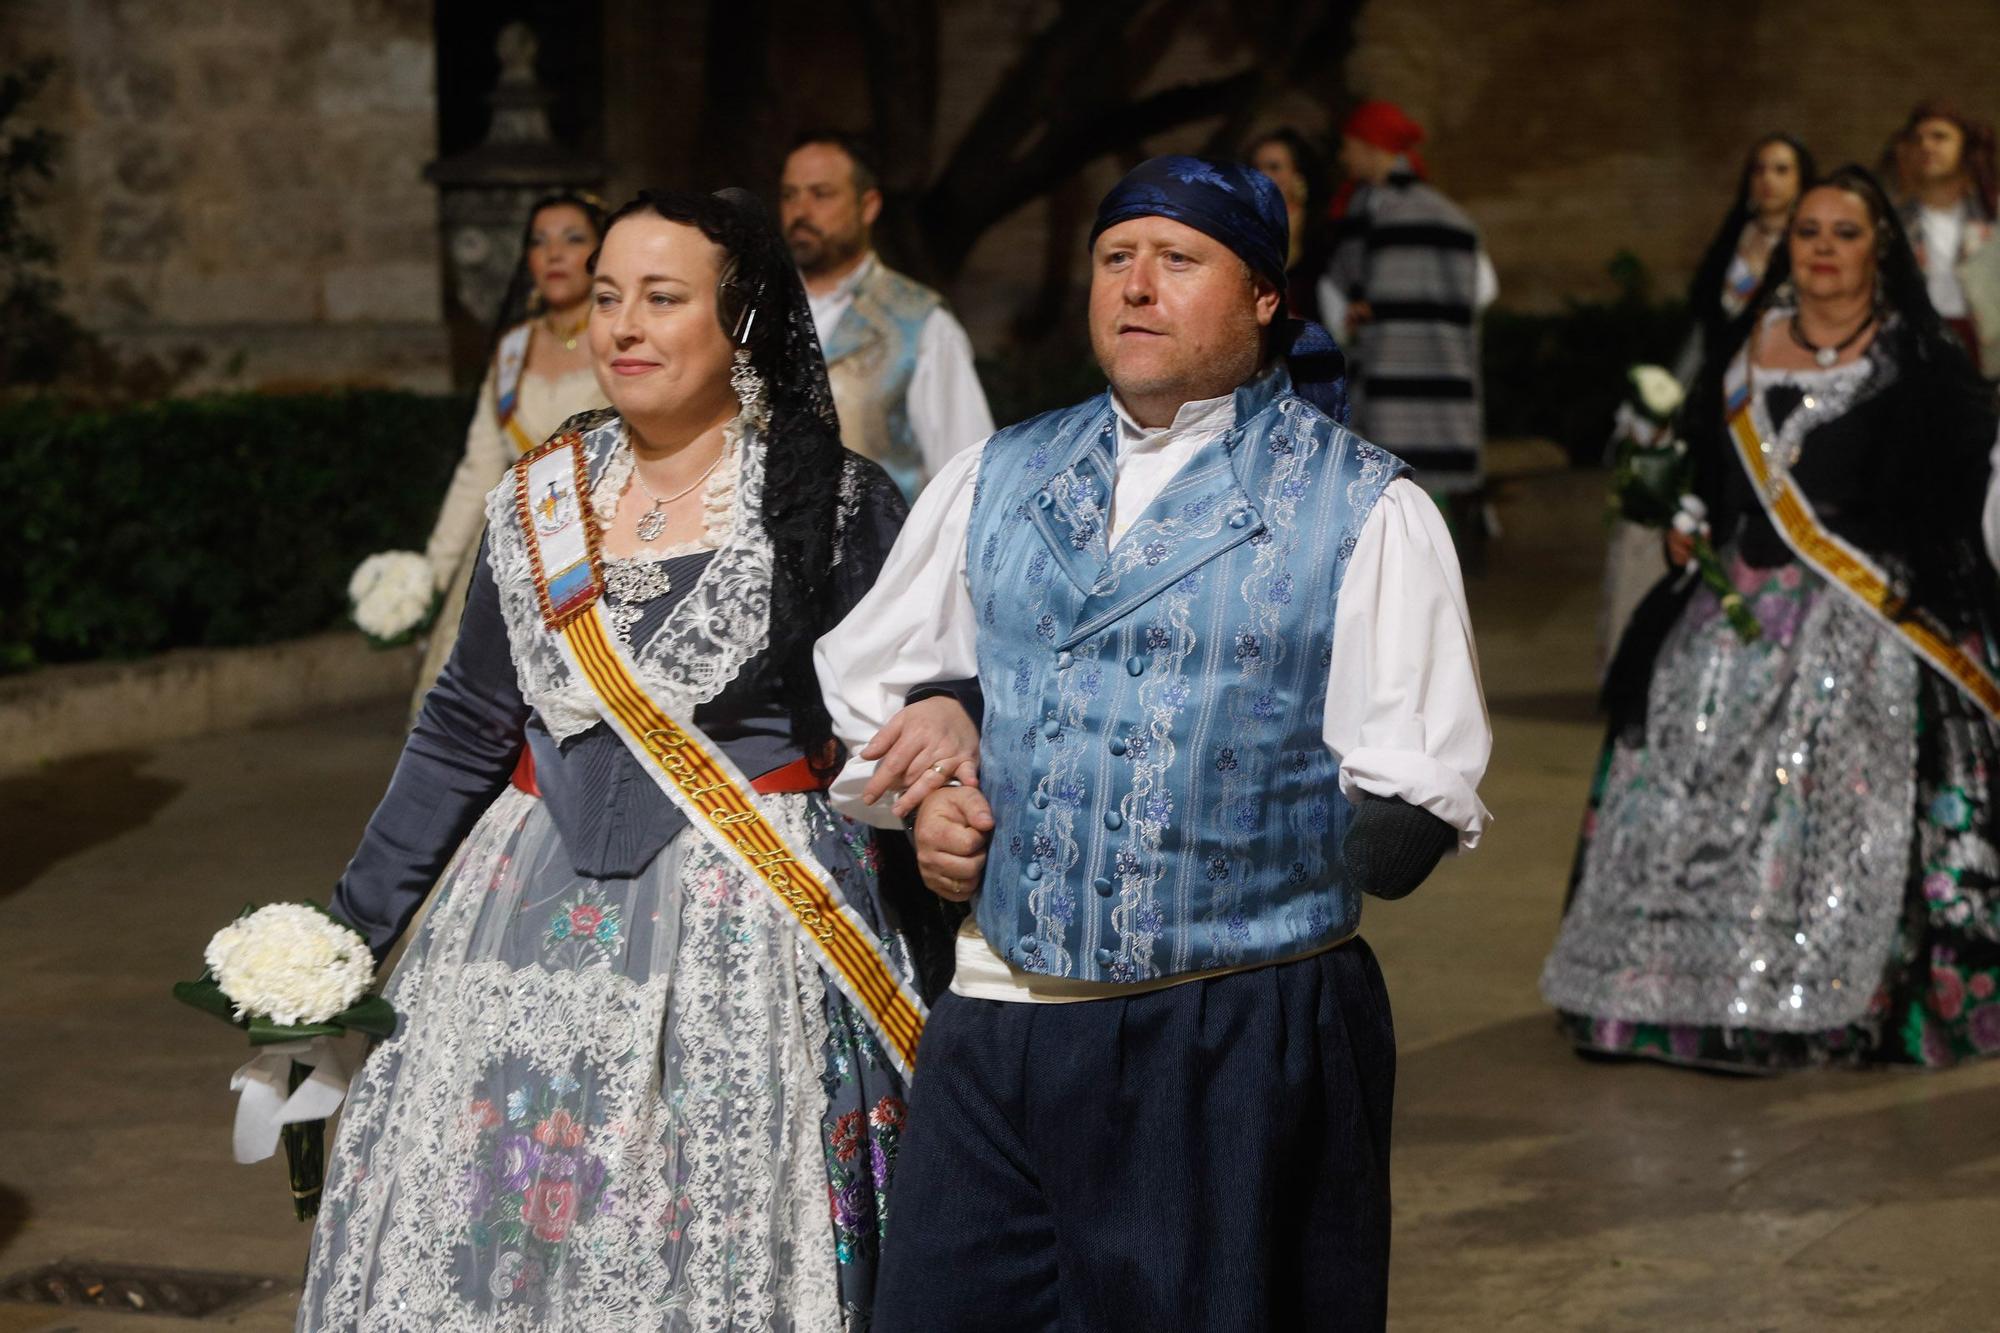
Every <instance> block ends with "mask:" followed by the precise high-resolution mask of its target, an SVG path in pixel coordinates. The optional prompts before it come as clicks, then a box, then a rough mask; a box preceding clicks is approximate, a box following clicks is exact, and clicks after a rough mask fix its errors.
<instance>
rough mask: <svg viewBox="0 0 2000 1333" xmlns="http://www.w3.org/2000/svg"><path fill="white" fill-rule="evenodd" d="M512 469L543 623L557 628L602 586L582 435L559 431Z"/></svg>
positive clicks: (587, 604)
mask: <svg viewBox="0 0 2000 1333" xmlns="http://www.w3.org/2000/svg"><path fill="white" fill-rule="evenodd" d="M513 471H514V512H515V516H516V517H517V518H518V520H519V522H520V525H521V536H522V537H523V538H524V539H525V540H526V542H527V547H528V564H529V566H530V568H531V569H532V571H533V573H534V578H535V596H536V599H537V601H539V603H540V604H541V608H542V623H543V624H544V625H546V626H548V628H550V629H561V628H562V627H563V626H564V625H567V624H568V623H569V622H570V621H571V620H574V619H575V618H576V617H577V616H578V615H579V614H581V613H582V612H584V611H586V610H588V609H589V608H590V606H591V605H592V604H593V603H594V602H596V601H597V599H598V596H599V595H600V594H601V593H602V592H603V591H604V567H603V562H602V560H601V559H600V557H599V554H598V549H597V540H598V537H597V524H596V522H595V521H594V519H593V516H592V514H591V512H590V463H589V460H588V458H587V457H586V455H585V452H584V447H583V436H582V434H581V433H580V432H577V431H569V432H567V433H565V434H563V435H559V436H557V437H556V438H555V439H553V440H550V441H549V442H548V443H547V444H545V445H543V446H542V447H541V448H539V449H536V450H534V451H533V452H531V453H529V454H527V455H526V456H525V457H523V458H522V459H521V461H520V462H518V463H516V464H514V468H513Z"/></svg>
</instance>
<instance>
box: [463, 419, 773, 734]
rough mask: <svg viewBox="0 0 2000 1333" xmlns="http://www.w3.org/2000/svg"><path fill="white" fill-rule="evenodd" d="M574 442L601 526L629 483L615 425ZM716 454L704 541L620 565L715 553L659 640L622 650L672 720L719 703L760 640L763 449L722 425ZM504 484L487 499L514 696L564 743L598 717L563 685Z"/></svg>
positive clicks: (593, 705)
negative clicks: (579, 446) (517, 689)
mask: <svg viewBox="0 0 2000 1333" xmlns="http://www.w3.org/2000/svg"><path fill="white" fill-rule="evenodd" d="M583 442H584V449H585V451H586V453H587V455H588V457H589V460H590V469H591V473H592V476H593V481H592V483H591V505H592V508H593V509H594V510H595V511H596V512H597V513H598V514H599V515H600V516H601V519H602V520H608V519H609V518H610V516H611V515H612V514H613V513H614V512H615V511H616V509H617V504H618V498H619V496H620V495H622V494H623V493H624V490H625V488H626V487H627V486H628V485H630V484H631V479H632V466H633V459H632V448H631V444H630V442H629V441H628V439H627V437H626V430H625V423H624V421H623V420H622V419H620V418H619V417H617V416H615V415H614V416H611V417H608V418H607V419H606V420H604V421H603V422H602V423H600V424H598V425H596V426H593V427H591V428H590V429H588V430H587V431H586V432H585V433H584V437H583ZM724 448H725V449H728V450H730V451H731V453H732V455H733V457H731V458H729V459H727V460H725V462H724V463H723V465H722V466H721V467H718V468H717V469H716V470H715V472H714V474H713V475H712V476H711V477H710V479H709V482H708V485H707V489H706V490H705V491H704V492H703V515H704V531H703V534H702V536H701V537H700V538H698V539H695V540H693V541H690V542H684V543H678V544H676V545H674V546H671V547H663V548H660V549H658V550H648V551H647V552H646V553H645V554H644V555H643V556H633V557H626V558H624V559H623V560H622V561H620V562H619V563H623V564H627V565H634V564H650V563H656V562H658V561H661V560H665V559H669V558H672V557H674V556H678V555H689V554H692V553H694V552H697V551H705V550H714V551H715V552H716V555H715V558H714V559H712V560H710V561H709V562H708V564H707V566H706V567H705V568H704V569H703V570H702V573H701V577H700V579H699V580H698V581H697V582H696V584H695V586H694V588H693V590H692V591H690V592H689V593H688V595H687V596H686V597H685V598H684V599H682V601H681V602H680V603H679V604H678V605H677V606H675V607H674V609H673V610H672V611H671V612H669V613H668V614H667V617H666V620H665V622H664V623H663V624H662V625H661V627H660V629H659V631H658V632H657V633H656V634H654V635H653V636H652V637H651V638H650V639H648V640H647V641H646V642H645V643H644V644H639V645H627V646H628V647H631V648H632V649H633V658H634V660H635V662H636V663H637V665H638V669H639V679H640V681H641V683H642V684H644V685H645V686H646V688H647V690H648V691H649V692H650V693H651V694H652V695H653V696H654V697H655V698H656V699H657V700H658V701H659V702H660V704H661V706H662V707H664V708H665V709H666V710H667V711H668V712H670V713H673V714H675V715H677V716H680V717H687V716H689V715H690V714H691V713H692V712H693V711H694V709H695V708H696V707H698V706H699V705H701V704H704V703H707V702H708V701H709V700H711V699H713V698H715V696H716V695H718V694H720V693H721V692H722V690H723V689H724V688H725V687H726V686H727V685H728V684H729V683H730V682H731V681H733V680H735V679H736V677H737V676H738V675H739V674H740V673H741V672H742V670H743V667H744V665H745V664H746V663H748V662H749V661H750V660H751V659H752V658H754V657H756V656H757V655H758V654H759V653H761V652H763V651H764V649H765V647H766V646H768V645H769V643H770V636H771V577H772V549H771V540H770V537H769V535H768V534H767V533H766V532H765V531H764V526H763V518H762V516H763V495H764V451H763V443H762V441H761V440H759V439H758V438H757V436H756V433H755V432H754V431H752V430H750V429H748V428H745V427H743V426H741V425H740V424H738V423H735V422H732V423H731V424H730V426H729V428H728V434H727V436H726V441H725V444H724ZM513 481H514V478H513V474H512V473H511V472H509V473H508V475H507V476H506V477H505V478H503V479H502V480H501V483H500V485H499V486H498V487H496V488H495V489H494V490H493V492H492V493H491V494H490V495H489V496H488V497H487V500H486V515H487V522H488V530H489V532H490V533H491V534H492V535H491V537H490V539H489V548H490V549H489V557H490V559H491V562H492V566H493V577H494V581H495V583H496V584H497V585H498V587H499V591H500V607H501V612H502V615H503V617H504V618H505V620H506V622H507V638H508V643H509V646H510V648H511V649H512V652H513V656H514V670H515V673H516V675H517V677H518V678H519V680H520V684H521V693H522V695H523V696H524V697H525V698H526V699H527V702H528V706H529V707H530V708H532V709H534V710H535V712H536V713H538V714H539V715H540V716H541V719H542V723H543V725H544V726H546V727H547V728H548V730H549V734H550V735H552V736H554V737H555V738H556V739H557V740H566V739H568V738H569V737H571V736H575V735H578V734H580V733H581V732H584V731H587V730H589V729H590V728H591V727H592V726H595V725H596V724H597V722H598V721H599V720H600V717H601V714H600V713H599V711H598V707H597V702H596V698H595V695H594V694H593V693H592V691H591V689H590V687H589V686H588V685H587V684H585V683H584V682H583V681H581V680H577V679H575V678H573V677H572V675H571V673H570V670H569V666H568V664H567V663H566V662H565V661H564V660H563V656H562V652H561V649H560V647H559V646H558V644H557V640H556V637H555V635H553V634H552V633H550V632H549V631H548V630H547V629H546V628H544V626H543V625H542V616H541V607H540V604H539V601H538V599H537V598H536V595H535V585H534V576H533V574H532V572H531V568H530V565H529V561H528V549H527V543H526V541H525V540H524V539H523V537H522V534H521V530H520V527H519V525H518V523H517V521H516V518H515V513H514V494H513ZM607 563H609V560H608V559H607Z"/></svg>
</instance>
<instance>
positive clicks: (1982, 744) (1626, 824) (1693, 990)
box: [1542, 564, 2000, 1068]
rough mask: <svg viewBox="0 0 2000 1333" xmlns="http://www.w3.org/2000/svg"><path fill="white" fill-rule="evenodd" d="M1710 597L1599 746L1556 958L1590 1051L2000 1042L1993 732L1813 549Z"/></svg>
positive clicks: (1767, 1054) (1858, 1057)
mask: <svg viewBox="0 0 2000 1333" xmlns="http://www.w3.org/2000/svg"><path fill="white" fill-rule="evenodd" d="M1733 572H1734V574H1735V576H1736V579H1737V583H1738V586H1739V588H1740V589H1741V590H1742V591H1743V592H1744V594H1745V596H1746V599H1747V600H1748V601H1749V602H1750V604H1751V606H1752V608H1753V609H1754V610H1755V612H1756V614H1757V616H1758V619H1759V622H1760V623H1761V624H1762V625H1763V627H1764V634H1763V637H1762V638H1760V639H1759V640H1757V641H1756V642H1753V643H1747V644H1746V643H1744V642H1743V641H1742V640H1741V639H1740V638H1739V637H1738V636H1737V635H1736V633H1735V632H1734V631H1733V630H1732V629H1730V628H1729V626H1728V623H1727V621H1726V620H1725V619H1724V618H1723V617H1722V615H1721V610H1720V606H1719V604H1718V602H1717V600H1716V599H1715V597H1714V596H1713V595H1711V594H1709V593H1707V592H1705V591H1704V592H1701V593H1699V594H1697V595H1696V596H1695V597H1694V598H1693V599H1692V600H1691V601H1690V603H1689V606H1688V608H1687V610H1686V612H1685V613H1684V614H1683V615H1682V617H1681V620H1680V622H1679V623H1678V624H1677V625H1676V626H1675V628H1674V630H1673V631H1672V633H1671V634H1670V635H1669V636H1668V639H1667V641H1666V643H1665V644H1664V645H1663V647H1662V649H1661V653H1660V656H1659V660H1658V663H1657V665H1656V668H1655V671H1654V675H1653V679H1652V684H1651V689H1650V693H1649V698H1648V713H1647V721H1646V725H1645V729H1644V734H1643V735H1633V736H1614V737H1613V738H1612V739H1611V741H1610V743H1609V744H1608V745H1607V747H1606V750H1605V753H1604V756H1603V761H1602V764H1601V765H1600V769H1599V773H1598V778H1597V782H1596V784H1595V786H1594V789H1593V793H1592V801H1591V810H1590V813H1589V815H1588V817H1587V819H1586V823H1585V828H1584V834H1583V840H1582V843H1581V846H1580V849H1579V854H1578V857H1577V864H1576V874H1575V879H1574V882H1573V883H1572V886H1571V897H1570V903H1569V907H1568V909H1567V911H1566V914H1565V917H1564V920H1563V925H1562V931H1561V934H1560V936H1559V938H1558V941H1557V944H1556V947H1555V950H1554V951H1553V953H1552V954H1551V955H1550V957H1549V960H1548V963H1547V965H1546V967H1545V968H1544V970H1543V974H1542V993H1543V995H1544V997H1545V998H1546V999H1547V1000H1548V1001H1549V1002H1550V1003H1551V1004H1552V1005H1554V1006H1555V1007H1556V1008H1557V1009H1558V1010H1560V1011H1562V1013H1563V1015H1564V1020H1563V1021H1564V1024H1565V1027H1566V1029H1567V1030H1568V1032H1569V1034H1570V1036H1571V1037H1572V1039H1573V1040H1575V1041H1576V1042H1577V1043H1578V1044H1579V1045H1580V1046H1582V1047H1585V1048H1587V1049H1594V1050H1599V1051H1605V1052H1612V1053H1620V1054H1644V1055H1650V1056H1655V1057H1658V1058H1663V1059H1667V1060H1671V1061H1676V1062H1682V1063H1690V1064H1715V1065H1721V1066H1728V1067H1738V1068H1777V1067H1786V1066H1793V1065H1809V1064H1821V1063H1828V1062H1867V1061H1883V1060H1897V1061H1916V1062H1920V1063H1927V1064H1941V1063H1949V1062H1950V1061H1951V1060H1953V1059H1955V1058H1956V1057H1957V1056H1959V1055H1963V1054H1967V1053H1972V1052H1977V1051H1986V1050H1993V1049H2000V1000H1996V999H1995V998H1994V997H1995V990H1996V987H1997V986H2000V949H1996V943H1997V942H2000V891H1996V880H2000V876H1996V873H1995V872H1996V870H2000V860H1996V853H1995V848H1994V845H1993V842H1992V832H1991V830H1992V827H1993V813H1994V812H1993V808H1992V803H1991V799H1990V797H1989V793H1988V789H1987V780H1988V774H1989V772H1990V770H1991V767H1992V764H1993V762H1994V760H1995V758H1996V756H2000V736H1996V733H1995V731H1994V728H1993V727H1992V726H1991V725H1990V724H1989V723H1987V722H1986V720H1985V719H1984V717H1983V716H1981V715H1980V714H1978V713H1977V711H1976V710H1974V709H1973V708H1972V707H1971V706H1970V705H1969V704H1968V703H1967V702H1966V701H1965V700H1964V699H1963V698H1962V697H1961V696H1960V695H1959V694H1958V693H1957V691H1956V690H1955V689H1953V688H1952V687H1951V686H1950V685H1948V684H1947V683H1946V682H1944V681H1943V680H1941V679H1940V678H1938V677H1937V676H1936V675H1935V674H1933V673H1931V672H1930V671H1928V670H1927V669H1925V668H1923V667H1921V666H1920V665H1919V664H1918V662H1917V661H1916V659H1915V658H1914V657H1913V656H1912V655H1911V654H1910V653H1909V651H1908V650H1907V649H1906V648H1905V647H1904V646H1903V645H1902V643H1901V642H1900V641H1899V640H1898V639H1897V638H1896V637H1895V636H1894V635H1893V634H1891V633H1890V632H1889V631H1887V630H1886V629H1884V628H1883V627H1881V626H1880V625H1879V624H1878V623H1877V622H1875V621H1874V620H1872V619H1871V618H1869V617H1868V616H1867V615H1866V614H1865V613H1863V612H1862V611H1861V610H1860V609H1859V608H1858V607H1856V606H1855V605H1854V604H1853V603H1852V601H1851V600H1850V599H1848V598H1847V597H1846V595H1845V594H1843V593H1841V592H1839V591H1838V590H1837V589H1833V588H1830V587H1829V586H1827V585H1826V584H1825V583H1824V582H1822V581H1821V580H1820V579H1819V578H1818V577H1817V576H1816V575H1814V574H1812V573H1811V572H1810V571H1809V570H1806V569H1805V568H1803V567H1802V566H1799V565H1787V566H1783V567H1781V568H1778V569H1775V570H1752V569H1750V568H1748V567H1746V566H1742V565H1740V564H1739V565H1737V566H1736V567H1735V569H1734V571H1733Z"/></svg>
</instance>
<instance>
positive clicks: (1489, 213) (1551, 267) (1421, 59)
mask: <svg viewBox="0 0 2000 1333" xmlns="http://www.w3.org/2000/svg"><path fill="white" fill-rule="evenodd" d="M1359 36H1360V43H1359V46H1358V47H1357V49H1356V51H1355V53H1354V56H1353V58H1352V59H1351V60H1350V61H1349V64H1348V70H1347V75H1348V82H1349V84H1350V85H1351V86H1352V88H1353V89H1354V91H1355V93H1356V94H1357V95H1363V96H1375V97H1388V98H1392V99H1395V100H1396V101H1399V102H1401V103H1402V104H1403V105H1404V106H1405V108H1406V109H1407V110H1408V111H1409V112H1410V113H1411V114H1412V115H1414V116H1415V117H1417V119H1419V120H1420V121H1422V122H1423V123H1424V124H1426V125H1427V126H1428V127H1430V131H1431V136H1432V143H1431V144H1429V145H1428V146H1427V147H1426V150H1425V151H1426V152H1427V154H1428V155H1429V158H1430V162H1431V166H1432V169H1433V176H1434V178H1435V179H1436V180H1437V181H1438V183H1439V184H1440V185H1441V186H1442V187H1443V188H1444V189H1445V190H1446V191H1447V192H1448V193H1450V194H1451V195H1452V196H1453V197H1455V198H1456V199H1458V200H1459V202H1461V203H1462V204H1464V205H1465V206H1466V207H1467V208H1468V209H1470V210H1471V212H1472V214H1473V215H1474V217H1476V218H1477V219H1478V221H1479V223H1480V225H1481V227H1482V228H1484V230H1485V233H1486V239H1487V244H1488V246H1489V248H1490V249H1491V250H1492V253H1493V257H1494V260H1495V263H1496V265H1497V267H1498V269H1499V271H1500V285H1501V293H1502V295H1501V299H1502V301H1503V302H1505V303H1507V304H1510V305H1515V306H1528V307H1548V306H1552V305H1555V304H1557V303H1558V302H1559V301H1560V300H1561V298H1563V297H1564V296H1569V295H1591V294H1599V295H1601V294H1603V293H1605V292H1607V291H1608V290H1609V284H1608V281H1607V279H1606V277H1605V265H1606V263H1607V261H1609V260H1610V258H1611V257H1612V255H1614V254H1615V253H1616V252H1618V251H1619V250H1621V249H1623V250H1630V251H1632V252H1633V253H1635V254H1637V255H1638V256H1639V257H1640V258H1641V259H1643V260H1644V261H1645V262H1646V264H1647V266H1648V267H1649V268H1650V269H1651V270H1652V272H1653V273H1654V274H1655V275H1656V277H1657V279H1658V286H1659V288H1660V289H1662V290H1677V289H1679V288H1680V287H1682V286H1684V285H1685V284H1686V282H1687V279H1688V276H1689V274H1690V271H1691V270H1692V269H1693V267H1694V264H1695V262H1696V260H1697V259H1698V258H1699V257H1700V254H1701V251H1702V249H1703V248H1704V247H1705V246H1706V245H1707V243H1708V241H1709V238H1710V237H1711V235H1712V234H1713V232H1714V230H1715V228H1716V226H1717V225H1718V224H1719V223H1720V222H1721V220H1722V216H1723V214H1724V213H1725V212H1726V211H1727V209H1728V207H1729V203H1730V192H1731V190H1732V189H1734V188H1735V184H1736V175H1737V172H1738V171H1739V170H1740V168H1741V163H1742V158H1743V153H1744V150H1745V149H1746V148H1747V147H1748V146H1749V144H1750V142H1751V141H1752V140H1754V139H1756V138H1757V137H1758V136H1760V135H1762V134H1764V133H1766V132H1768V131H1771V130H1789V131H1791V132H1792V133H1794V134H1797V135H1798V136H1799V137H1800V138H1802V139H1803V140H1804V141H1805V142H1806V143H1807V144H1808V145H1809V146H1810V147H1811V148H1812V150H1813V152H1814V153H1815V154H1816V155H1817V156H1818V157H1819V160H1820V163H1821V165H1822V166H1823V167H1833V166H1838V165H1839V164H1841V163H1843V162H1848V161H1860V162H1863V163H1867V164H1870V165H1872V164H1873V163H1874V161H1875V160H1876V158H1877V156H1878V155H1879V154H1880V152H1881V150H1882V146H1883V143H1884V141H1885V140H1886V139H1887V137H1888V136H1889V134H1890V133H1891V132H1892V131H1893V130H1894V129H1896V127H1897V126H1899V125H1900V124H1901V123H1902V119H1903V116H1904V115H1905V114H1906V113H1907V112H1908V110H1909V108H1910V106H1911V105H1912V104H1913V103H1914V102H1916V101H1917V100H1919V99H1920V98H1923V97H1926V96H1946V97H1951V98H1953V99H1955V100H1957V101H1958V102H1959V103H1960V104H1961V105H1962V106H1964V107H1965V108H1966V109H1967V110H1968V111H1970V112H1971V113H1973V114H1975V115H1979V116H1983V117H1987V118H2000V85H1996V84H1995V82H1994V79H1993V71H1994V70H1995V69H1996V68H2000V7H1996V6H1995V5H1994V4H1993V3H1992V0H1925V3H1923V4H1920V5H1919V4H1866V5H1864V4H1839V5H1820V6H1814V5H1809V4H1805V3H1802V2H1801V0H1626V2H1624V3H1618V4H1609V3H1603V2H1602V0H1599V2H1597V3H1554V2H1553V0H1376V2H1375V3H1372V4H1370V5H1369V6H1368V7H1367V8H1366V10H1364V11H1363V14H1362V18H1361V24H1360V32H1359Z"/></svg>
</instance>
